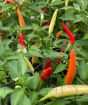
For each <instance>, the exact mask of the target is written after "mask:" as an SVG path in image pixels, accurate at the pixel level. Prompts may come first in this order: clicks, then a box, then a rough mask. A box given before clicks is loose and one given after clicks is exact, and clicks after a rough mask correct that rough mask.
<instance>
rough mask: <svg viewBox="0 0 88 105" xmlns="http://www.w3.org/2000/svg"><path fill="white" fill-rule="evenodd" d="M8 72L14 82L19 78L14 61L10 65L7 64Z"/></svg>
mask: <svg viewBox="0 0 88 105" xmlns="http://www.w3.org/2000/svg"><path fill="white" fill-rule="evenodd" d="M8 70H9V73H10V76H11V77H12V79H13V80H15V79H16V78H18V77H19V76H20V75H19V71H18V67H17V61H16V60H13V61H11V62H10V63H8Z"/></svg>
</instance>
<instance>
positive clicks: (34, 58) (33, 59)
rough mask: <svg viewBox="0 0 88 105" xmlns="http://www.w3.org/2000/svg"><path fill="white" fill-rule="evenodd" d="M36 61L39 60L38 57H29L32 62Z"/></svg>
mask: <svg viewBox="0 0 88 105" xmlns="http://www.w3.org/2000/svg"><path fill="white" fill-rule="evenodd" d="M38 61H39V58H38V57H32V59H31V62H32V64H35V63H37V62H38Z"/></svg>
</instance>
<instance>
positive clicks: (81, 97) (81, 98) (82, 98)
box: [76, 95, 88, 102]
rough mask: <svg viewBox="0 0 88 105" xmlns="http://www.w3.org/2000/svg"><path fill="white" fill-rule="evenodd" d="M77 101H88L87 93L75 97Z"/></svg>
mask: <svg viewBox="0 0 88 105" xmlns="http://www.w3.org/2000/svg"><path fill="white" fill-rule="evenodd" d="M76 101H77V102H88V95H83V96H80V97H79V98H77V99H76Z"/></svg>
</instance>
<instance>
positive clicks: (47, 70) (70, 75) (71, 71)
mask: <svg viewBox="0 0 88 105" xmlns="http://www.w3.org/2000/svg"><path fill="white" fill-rule="evenodd" d="M5 2H6V3H13V2H14V0H5ZM41 10H42V11H43V12H48V9H47V8H41ZM17 14H18V20H19V25H20V27H24V26H25V21H24V18H23V16H22V13H21V11H20V9H19V6H18V7H17ZM54 14H55V13H54ZM56 15H57V14H56ZM50 23H51V22H50V21H48V22H46V23H44V24H43V26H49V25H50ZM62 27H63V29H64V31H65V32H66V34H67V36H68V37H69V39H70V44H71V45H73V44H74V42H75V39H74V35H73V33H72V32H71V31H70V29H69V28H68V27H67V26H66V25H65V24H64V23H62ZM61 35H62V31H59V32H58V33H57V34H56V38H59V37H60V36H61ZM19 44H20V45H21V46H26V43H25V41H24V37H23V34H22V32H20V34H19ZM60 52H64V50H60ZM56 61H57V62H60V61H61V59H60V58H57V59H56ZM51 64H52V61H51V60H47V62H46V63H45V67H44V69H43V71H42V73H41V80H42V81H45V80H46V79H47V78H48V77H49V76H50V75H51V74H52V72H53V68H52V67H51ZM75 75H76V56H75V52H74V49H72V50H71V52H70V61H69V67H68V71H67V74H66V78H65V84H71V83H72V81H73V79H74V77H75Z"/></svg>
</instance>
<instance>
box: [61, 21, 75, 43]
mask: <svg viewBox="0 0 88 105" xmlns="http://www.w3.org/2000/svg"><path fill="white" fill-rule="evenodd" d="M62 27H63V29H64V30H65V32H66V34H67V35H68V37H69V39H70V44H74V42H75V39H74V35H73V33H72V32H71V30H70V29H69V28H68V27H67V26H66V25H65V24H64V23H62Z"/></svg>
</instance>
